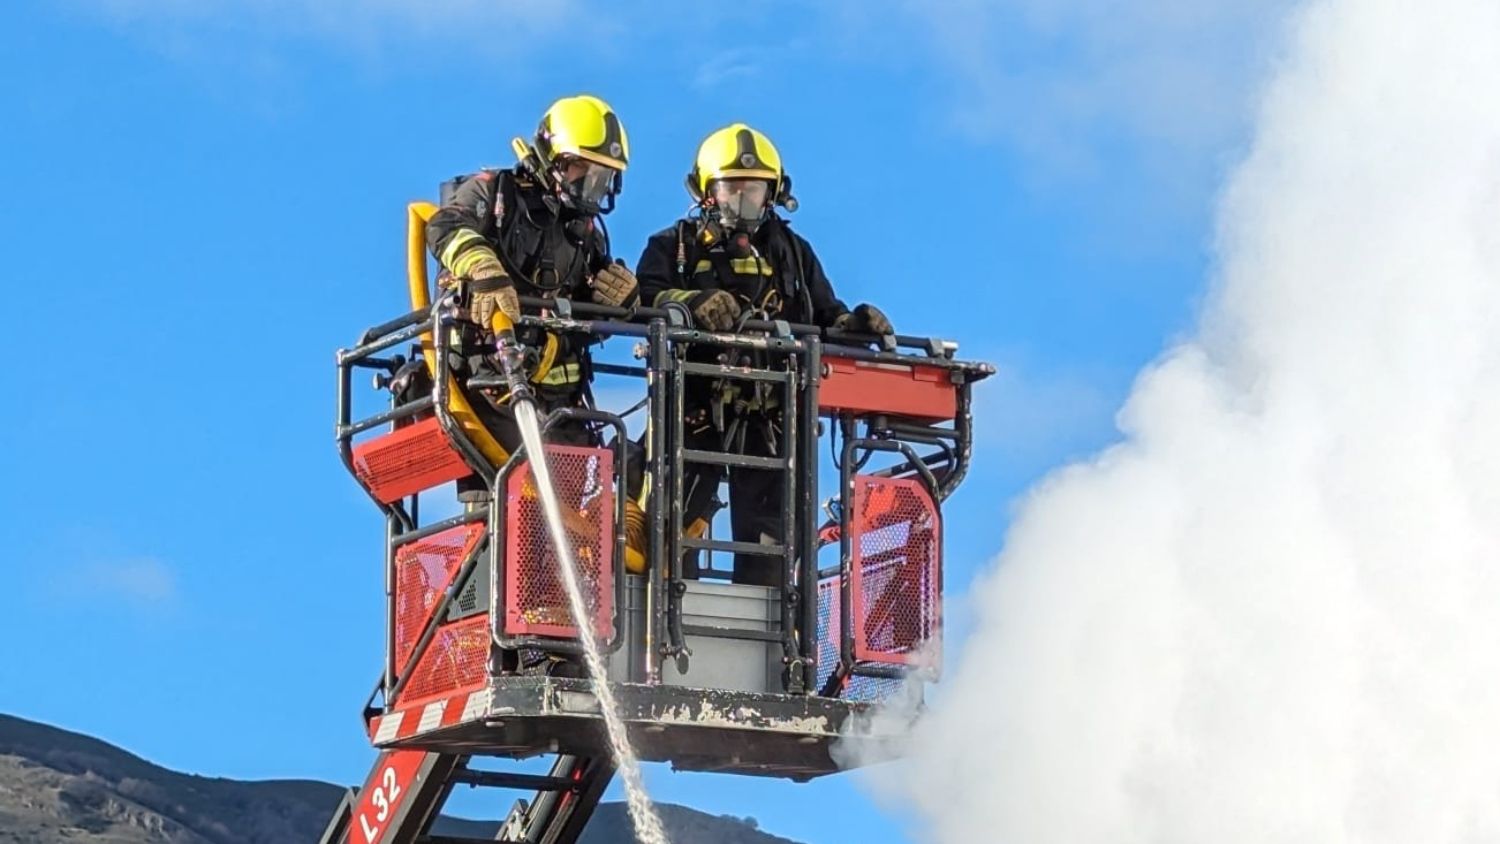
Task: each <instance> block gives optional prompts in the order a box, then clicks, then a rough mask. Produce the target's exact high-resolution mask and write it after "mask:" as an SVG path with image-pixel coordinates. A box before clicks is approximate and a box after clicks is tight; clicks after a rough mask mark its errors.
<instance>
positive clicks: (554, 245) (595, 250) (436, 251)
mask: <svg viewBox="0 0 1500 844" xmlns="http://www.w3.org/2000/svg"><path fill="white" fill-rule="evenodd" d="M427 247H428V248H429V249H430V250H431V251H432V254H433V256H434V257H436V258H437V259H438V263H440V264H442V266H443V268H444V269H445V270H447V271H448V272H449V273H451V274H452V275H453V276H457V277H459V278H463V277H466V276H467V275H468V273H467V272H466V269H467V268H468V267H469V266H470V265H471V263H472V255H471V252H473V251H474V250H488V251H489V252H490V253H491V254H493V255H494V256H495V257H497V258H499V260H500V264H501V266H503V267H504V268H505V274H506V275H507V276H509V277H510V279H511V281H512V282H513V283H514V284H515V285H516V292H518V293H520V294H521V295H523V296H541V297H545V298H551V297H559V298H565V299H572V298H579V299H584V300H587V298H588V294H589V290H588V277H589V275H591V274H592V273H594V272H597V271H598V270H599V269H601V268H602V267H604V265H606V264H608V263H609V240H608V238H607V237H606V236H605V233H604V230H603V229H602V228H601V227H600V226H599V225H598V223H597V220H596V218H594V217H582V216H571V215H569V214H568V213H567V212H560V211H559V209H558V207H557V205H556V200H555V199H553V198H552V197H551V196H550V194H549V193H548V192H547V191H545V190H544V189H543V188H542V187H541V186H540V185H538V184H536V183H535V182H534V181H532V179H531V177H530V176H528V175H526V174H524V173H522V172H518V171H515V170H484V171H481V172H479V173H477V174H475V175H474V176H471V177H470V178H468V179H466V180H465V181H464V182H463V183H462V184H460V185H459V186H458V189H457V190H455V191H454V193H453V197H452V198H451V199H449V200H448V201H447V202H446V203H444V205H443V207H442V208H440V209H438V211H437V213H436V214H434V215H433V216H432V220H431V221H430V222H428V224H427Z"/></svg>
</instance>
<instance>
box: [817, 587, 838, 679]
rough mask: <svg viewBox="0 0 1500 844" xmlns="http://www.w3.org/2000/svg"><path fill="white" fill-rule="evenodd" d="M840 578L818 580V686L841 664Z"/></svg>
mask: <svg viewBox="0 0 1500 844" xmlns="http://www.w3.org/2000/svg"><path fill="white" fill-rule="evenodd" d="M840 618H841V616H840V613H839V579H838V578H837V577H830V578H827V579H825V580H820V581H818V688H819V689H821V688H823V684H824V683H827V682H828V677H829V675H831V674H832V673H833V671H834V669H835V668H838V665H839V619H840Z"/></svg>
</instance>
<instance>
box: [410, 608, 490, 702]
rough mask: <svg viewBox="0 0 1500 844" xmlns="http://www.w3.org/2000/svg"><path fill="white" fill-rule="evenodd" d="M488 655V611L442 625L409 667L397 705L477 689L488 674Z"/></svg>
mask: <svg viewBox="0 0 1500 844" xmlns="http://www.w3.org/2000/svg"><path fill="white" fill-rule="evenodd" d="M489 655H490V617H489V614H488V613H481V614H479V615H475V616H470V617H469V618H465V619H463V620H461V621H454V622H451V623H449V624H444V625H442V626H441V627H439V628H438V629H437V633H436V634H435V635H434V636H433V637H432V641H431V642H429V643H428V644H427V650H425V651H423V652H422V656H421V658H420V659H418V660H417V665H416V667H415V668H413V669H412V671H411V679H410V680H408V681H407V682H406V687H405V688H403V689H402V690H401V699H400V701H399V704H400V705H401V706H411V705H413V704H416V703H420V702H422V701H425V700H428V699H431V698H439V697H447V696H449V695H452V694H456V693H459V692H465V691H472V690H474V689H477V688H479V687H480V686H482V685H484V682H485V679H486V678H487V676H488V671H489Z"/></svg>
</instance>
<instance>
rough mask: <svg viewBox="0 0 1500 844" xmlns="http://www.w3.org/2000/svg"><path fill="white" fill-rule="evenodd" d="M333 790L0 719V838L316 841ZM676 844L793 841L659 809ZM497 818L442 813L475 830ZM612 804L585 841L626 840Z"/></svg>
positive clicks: (460, 827) (7, 843) (3, 841)
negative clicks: (227, 772)
mask: <svg viewBox="0 0 1500 844" xmlns="http://www.w3.org/2000/svg"><path fill="white" fill-rule="evenodd" d="M343 792H344V789H343V787H341V786H336V785H332V784H329V783H325V782H318V781H315V780H267V781H262V782H242V781H239V780H232V779H224V778H219V777H201V776H195V775H192V774H183V773H178V772H176V771H171V770H168V769H166V768H162V767H160V766H158V765H153V764H152V763H150V762H147V761H146V760H144V759H141V758H140V757H138V756H135V755H133V754H131V753H128V752H126V751H124V750H121V749H120V748H118V747H115V746H113V745H111V744H108V743H107V742H103V741H100V740H98V739H95V738H92V737H89V736H85V735H81V734H78V733H73V732H69V731H67V730H62V729H58V728H56V727H50V726H47V725H45V724H39V723H36V722H34V721H27V720H24V719H21V718H15V717H12V716H9V715H0V844H23V842H24V844H54V843H56V844H62V842H67V844H303V843H304V842H305V843H306V844H316V842H317V840H318V836H319V835H320V834H321V833H322V831H323V827H324V825H325V824H326V823H327V822H328V817H329V814H330V812H332V811H333V808H334V807H335V806H336V805H337V804H338V802H339V799H340V797H342V796H343ZM660 808H661V812H662V817H663V820H664V821H665V822H666V824H667V828H668V831H669V833H670V834H671V835H672V838H673V840H674V841H678V842H686V841H713V842H715V844H792V843H791V842H788V841H787V839H784V838H777V837H775V836H771V835H767V834H765V833H763V832H760V831H758V830H756V829H755V828H754V826H753V824H752V823H751V822H746V821H743V820H740V819H738V818H730V817H717V816H714V815H708V814H705V813H703V812H698V811H694V810H692V809H688V808H686V807H683V806H672V805H663V806H661V807H660ZM494 828H495V824H492V823H483V822H478V821H462V820H455V819H446V818H445V819H443V824H442V826H441V827H440V830H441V831H443V832H448V833H461V834H464V835H468V836H479V835H484V834H487V833H491V831H492V830H493V829H494ZM632 839H633V837H632V836H631V835H630V824H629V819H628V818H627V817H626V815H625V811H624V807H623V806H622V805H620V804H618V803H608V804H604V805H602V806H601V807H600V808H599V811H598V812H597V813H596V814H595V817H594V820H593V821H592V822H591V823H590V825H589V829H588V831H587V833H585V835H584V837H583V844H629V842H630V841H632Z"/></svg>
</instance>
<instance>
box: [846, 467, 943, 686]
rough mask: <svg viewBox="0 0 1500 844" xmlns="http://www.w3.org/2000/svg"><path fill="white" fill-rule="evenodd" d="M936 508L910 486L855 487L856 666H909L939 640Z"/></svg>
mask: <svg viewBox="0 0 1500 844" xmlns="http://www.w3.org/2000/svg"><path fill="white" fill-rule="evenodd" d="M940 526H941V523H940V520H939V518H938V511H937V505H935V504H934V503H933V501H932V496H931V495H929V494H928V492H927V489H926V487H924V486H923V485H922V483H921V482H920V481H917V480H915V479H912V478H878V477H871V476H867V475H859V476H856V477H855V479H854V511H853V518H852V519H851V520H850V539H851V542H852V544H853V552H854V553H853V560H852V569H851V572H850V574H851V586H852V591H853V596H852V597H853V600H852V607H851V610H850V611H851V613H852V614H853V617H854V658H855V660H856V661H858V662H881V663H888V664H898V665H899V664H911V663H912V662H913V661H914V660H915V657H916V656H917V654H918V652H919V651H920V650H921V649H922V647H923V646H924V645H925V644H926V643H927V642H929V641H936V640H938V639H939V638H940V636H941V634H942V606H941V596H942V589H943V583H942V561H941V555H942V544H941V536H940Z"/></svg>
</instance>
